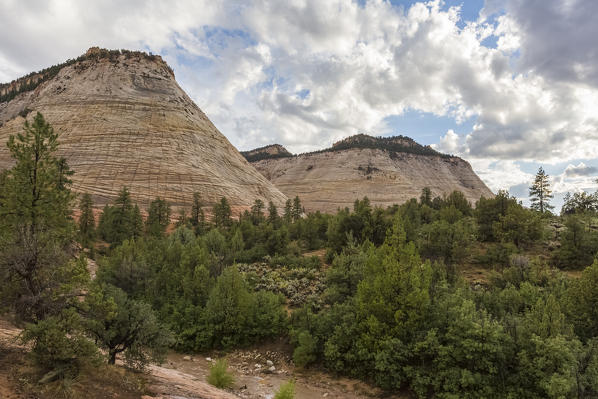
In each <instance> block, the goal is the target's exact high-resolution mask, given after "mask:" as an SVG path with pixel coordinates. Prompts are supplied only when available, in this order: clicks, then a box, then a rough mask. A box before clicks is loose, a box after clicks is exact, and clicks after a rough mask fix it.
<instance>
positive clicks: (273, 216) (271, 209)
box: [268, 201, 279, 225]
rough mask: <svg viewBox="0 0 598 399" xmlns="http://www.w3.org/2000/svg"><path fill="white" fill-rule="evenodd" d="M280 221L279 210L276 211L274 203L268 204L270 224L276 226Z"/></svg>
mask: <svg viewBox="0 0 598 399" xmlns="http://www.w3.org/2000/svg"><path fill="white" fill-rule="evenodd" d="M278 219H279V218H278V209H276V205H274V202H272V201H270V202H269V203H268V223H271V224H272V225H275V224H276V223H277V222H278Z"/></svg>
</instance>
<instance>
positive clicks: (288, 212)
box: [283, 198, 293, 223]
mask: <svg viewBox="0 0 598 399" xmlns="http://www.w3.org/2000/svg"><path fill="white" fill-rule="evenodd" d="M283 218H284V221H285V222H287V223H291V220H292V219H293V201H291V199H290V198H289V199H288V200H287V202H285V204H284V215H283Z"/></svg>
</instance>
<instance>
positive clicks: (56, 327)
mask: <svg viewBox="0 0 598 399" xmlns="http://www.w3.org/2000/svg"><path fill="white" fill-rule="evenodd" d="M83 331H84V330H83V328H82V326H81V318H80V317H79V315H78V314H77V313H76V312H75V311H74V310H73V309H69V310H64V311H63V312H61V313H60V314H59V315H55V316H50V317H47V318H46V319H44V320H41V321H39V322H38V323H36V324H28V325H27V326H26V328H25V329H24V330H23V334H22V335H21V340H22V342H23V343H25V344H28V345H31V355H32V356H33V359H34V361H35V363H36V364H37V365H38V366H39V367H41V368H42V369H43V370H45V371H49V370H54V371H55V372H56V373H57V374H58V376H60V377H74V376H75V375H76V374H77V373H78V372H79V370H80V369H81V368H82V367H83V366H85V365H97V364H98V363H99V362H100V359H101V358H100V355H99V353H98V350H97V347H96V346H95V345H94V343H93V341H91V340H90V339H89V338H88V337H87V336H85V335H84V333H83Z"/></svg>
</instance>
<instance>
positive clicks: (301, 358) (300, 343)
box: [293, 331, 318, 367]
mask: <svg viewBox="0 0 598 399" xmlns="http://www.w3.org/2000/svg"><path fill="white" fill-rule="evenodd" d="M317 343H318V342H317V340H316V338H314V337H313V336H312V335H311V334H310V332H309V331H300V332H299V333H298V334H297V337H296V339H295V350H294V351H293V362H295V365H296V366H297V367H305V366H307V365H308V364H310V363H313V362H315V361H316V360H317V348H318V347H317Z"/></svg>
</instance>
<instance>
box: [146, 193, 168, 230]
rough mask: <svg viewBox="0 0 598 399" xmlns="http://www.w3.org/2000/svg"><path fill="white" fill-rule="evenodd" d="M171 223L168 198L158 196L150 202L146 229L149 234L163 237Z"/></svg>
mask: <svg viewBox="0 0 598 399" xmlns="http://www.w3.org/2000/svg"><path fill="white" fill-rule="evenodd" d="M169 224H170V205H169V204H168V202H166V200H163V199H161V198H159V197H158V198H156V199H155V200H153V201H152V202H151V203H150V207H149V210H148V215H147V220H146V222H145V229H146V232H147V234H149V235H152V236H155V237H161V236H162V235H164V233H165V232H166V228H167V227H168V225H169Z"/></svg>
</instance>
